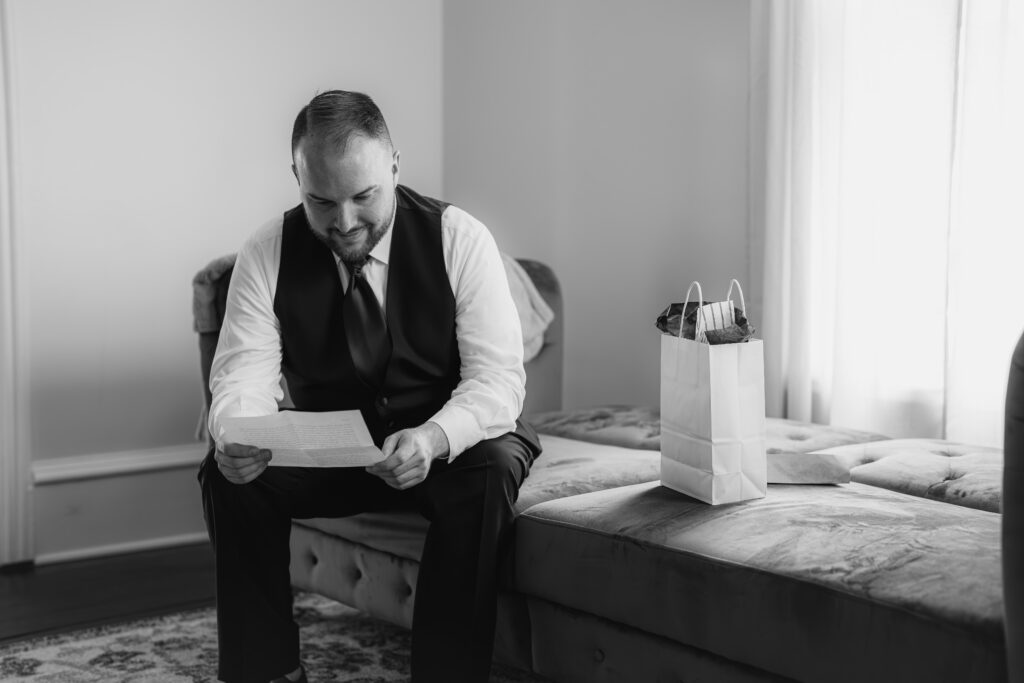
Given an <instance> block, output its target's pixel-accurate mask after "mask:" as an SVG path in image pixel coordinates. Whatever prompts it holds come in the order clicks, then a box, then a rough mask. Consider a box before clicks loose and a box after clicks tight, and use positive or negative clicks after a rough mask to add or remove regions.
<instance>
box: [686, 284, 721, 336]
mask: <svg viewBox="0 0 1024 683" xmlns="http://www.w3.org/2000/svg"><path fill="white" fill-rule="evenodd" d="M694 287H696V288H697V315H699V316H700V317H702V318H704V328H705V329H707V326H708V319H707V316H706V315H705V313H704V306H703V304H704V291H703V290H702V289H701V288H700V283H699V282H697V281H696V280H694V281H693V282H691V283H690V288H689V289H687V290H686V301H684V302H683V310H682V311H680V313H679V315H680V318H679V334H677V335H676V337H677V338H678V339H682V338H683V320H685V319H686V304H688V303H690V293H691V292H693V288H694ZM729 291H732V290H731V289H730V290H729ZM694 341H696V339H694Z"/></svg>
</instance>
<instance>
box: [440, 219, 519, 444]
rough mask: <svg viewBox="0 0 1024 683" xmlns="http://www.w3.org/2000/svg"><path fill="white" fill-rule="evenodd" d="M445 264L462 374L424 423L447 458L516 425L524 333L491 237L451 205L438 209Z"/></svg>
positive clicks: (512, 428)
mask: <svg viewBox="0 0 1024 683" xmlns="http://www.w3.org/2000/svg"><path fill="white" fill-rule="evenodd" d="M442 225H443V229H444V231H445V237H446V239H448V240H451V241H450V248H448V249H446V254H445V255H446V259H447V263H446V266H447V268H448V277H449V280H450V281H451V286H452V292H453V293H454V295H455V333H456V337H457V339H458V344H459V356H460V358H461V369H460V373H461V379H460V380H459V384H458V386H456V388H455V391H453V392H452V397H451V398H450V399H449V400H448V402H447V403H446V404H445V405H444V407H443V408H441V410H440V411H438V412H437V414H436V415H434V416H433V417H432V418H431V419H430V421H431V422H434V423H436V424H437V425H439V426H440V427H441V429H442V431H443V432H444V433H445V435H446V436H447V438H448V442H449V445H450V448H451V453H450V455H449V457H450V458H455V457H457V456H458V455H459V454H460V453H462V452H463V451H465V450H467V449H468V448H471V447H472V446H475V445H476V444H477V443H478V442H480V441H482V440H484V439H492V438H494V437H497V436H501V435H502V434H506V433H508V432H510V431H512V430H514V429H515V426H516V419H517V418H518V417H519V414H520V412H522V409H523V399H524V398H525V396H526V371H525V370H524V368H523V331H522V328H521V326H520V322H519V314H518V313H517V312H516V307H515V303H514V302H513V300H512V293H511V291H510V290H509V286H508V278H507V277H506V275H505V266H504V264H503V263H502V262H501V254H500V253H499V251H498V246H497V244H495V241H494V237H492V236H491V233H490V231H488V230H487V228H486V227H485V226H484V224H483V223H481V222H480V221H478V220H477V219H475V218H473V217H472V216H471V215H469V214H468V213H466V212H465V211H463V210H462V209H459V208H458V207H454V206H452V207H449V208H448V209H447V211H445V214H444V220H443V224H442Z"/></svg>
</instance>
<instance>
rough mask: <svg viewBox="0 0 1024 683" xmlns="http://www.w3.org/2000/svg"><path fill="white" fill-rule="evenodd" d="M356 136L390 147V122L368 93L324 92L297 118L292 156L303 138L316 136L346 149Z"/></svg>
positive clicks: (293, 129) (293, 130)
mask: <svg viewBox="0 0 1024 683" xmlns="http://www.w3.org/2000/svg"><path fill="white" fill-rule="evenodd" d="M353 135H366V136H367V137H369V138H372V139H375V140H380V141H381V142H385V143H387V145H388V146H389V147H390V146H391V133H390V132H389V131H388V124H387V123H385V122H384V115H383V114H381V111H380V109H379V108H378V107H377V105H376V103H375V102H374V101H373V100H372V99H370V96H369V95H365V94H363V93H361V92H349V91H347V90H328V91H327V92H322V93H320V94H319V95H317V96H316V97H314V98H313V99H312V100H310V101H309V104H307V105H306V106H304V107H303V108H302V110H301V111H300V112H299V115H298V116H296V117H295V125H294V126H292V157H293V158H294V157H295V150H297V149H298V147H299V143H300V142H302V139H303V138H304V137H307V136H309V137H316V138H319V139H320V140H321V141H324V142H327V143H328V144H330V145H333V146H334V147H335V148H336V149H339V150H343V149H345V147H346V145H348V141H349V139H350V138H351V137H352V136H353Z"/></svg>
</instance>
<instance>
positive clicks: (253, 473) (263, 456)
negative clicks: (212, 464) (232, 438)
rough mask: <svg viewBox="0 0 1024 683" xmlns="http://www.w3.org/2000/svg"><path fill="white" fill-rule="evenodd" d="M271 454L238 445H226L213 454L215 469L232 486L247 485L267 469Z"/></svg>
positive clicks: (254, 447) (259, 449)
mask: <svg viewBox="0 0 1024 683" xmlns="http://www.w3.org/2000/svg"><path fill="white" fill-rule="evenodd" d="M270 457H271V453H270V451H268V450H267V449H265V448H262V449H261V448H257V447H256V446H246V445H245V444H240V443H226V444H224V450H221V449H220V448H218V449H217V451H216V453H214V456H213V458H214V460H216V461H217V469H219V470H220V472H221V474H223V475H224V478H225V479H227V480H228V481H230V482H231V483H232V484H248V483H249V482H250V481H252V480H253V479H255V478H256V477H258V476H260V475H261V474H262V473H263V470H265V469H267V463H268V462H270Z"/></svg>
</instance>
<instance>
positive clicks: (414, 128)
mask: <svg viewBox="0 0 1024 683" xmlns="http://www.w3.org/2000/svg"><path fill="white" fill-rule="evenodd" d="M6 9H7V14H6V19H7V20H8V21H9V22H10V26H9V27H8V28H9V31H8V34H9V35H10V36H11V37H12V38H13V40H12V43H13V45H12V46H11V56H12V57H13V59H12V60H11V64H10V68H11V75H12V82H11V86H12V87H11V93H10V104H11V107H12V111H11V113H12V119H13V120H12V131H13V137H14V146H15V148H14V150H13V154H14V172H15V195H14V198H13V199H14V227H13V231H14V239H15V241H16V256H17V262H16V273H15V277H16V284H17V286H18V287H19V290H20V294H19V301H21V302H23V304H24V305H23V307H22V309H21V310H20V312H19V319H18V324H19V325H22V326H24V327H23V328H22V329H19V335H20V336H22V337H23V338H24V339H26V341H27V343H26V345H25V348H22V349H21V350H20V352H19V353H20V357H21V359H22V361H23V362H24V363H26V364H27V366H26V367H27V369H28V385H29V394H30V396H29V399H30V401H29V407H30V411H31V420H30V422H31V429H30V436H31V439H30V440H31V447H32V454H33V457H34V458H35V459H37V460H39V459H47V458H56V457H61V456H69V455H77V454H88V453H101V452H103V453H107V452H117V451H125V450H133V449H145V448H155V447H161V446H168V445H173V444H182V443H185V442H188V441H190V440H191V439H192V435H193V431H194V429H195V426H196V418H197V411H198V408H199V403H200V401H201V393H200V380H199V369H198V362H197V361H198V353H197V346H196V337H195V335H194V333H193V332H192V329H191V321H192V318H191V309H190V303H191V302H190V293H191V289H190V281H191V278H192V275H193V274H194V272H195V271H196V270H198V269H199V268H200V267H201V266H202V265H204V264H205V263H206V262H207V261H209V260H210V259H212V258H213V257H215V256H218V255H221V254H224V253H227V252H230V251H234V250H236V249H237V248H238V247H239V246H240V244H241V242H242V241H243V240H244V238H245V237H246V236H247V235H248V234H249V233H250V232H251V231H252V230H254V229H255V228H256V227H257V226H258V225H259V224H260V223H262V222H263V221H265V220H267V219H268V218H270V217H271V216H272V215H274V214H277V213H278V212H281V211H283V210H284V209H286V208H288V207H290V206H291V205H293V204H294V203H296V202H297V194H296V191H295V187H294V180H293V178H292V176H291V172H290V170H289V163H290V159H289V139H290V133H291V125H292V121H293V119H294V117H295V114H296V113H297V111H298V109H299V108H300V107H301V106H302V105H303V104H304V103H305V102H306V101H308V100H309V98H310V97H312V96H313V95H314V94H315V93H316V92H318V91H319V90H326V89H330V88H347V89H356V90H364V91H366V92H369V93H370V94H371V95H372V96H374V98H375V99H376V100H377V102H378V104H380V106H381V108H382V110H383V111H384V113H385V116H386V117H388V119H389V124H390V125H391V128H392V133H393V137H394V139H395V142H396V144H397V145H398V146H399V148H400V149H401V151H402V161H403V181H405V182H408V183H410V184H412V185H414V186H416V187H418V188H421V189H422V191H424V192H427V193H438V194H439V193H440V191H441V163H442V162H441V153H442V146H441V132H442V104H441V88H442V86H441V76H442V70H441V69H442V63H441V35H442V33H441V17H442V13H441V2H440V0H431V1H429V2H423V1H420V0H408V1H406V2H372V3H371V2H355V1H352V2H338V1H327V0H324V1H313V0H303V1H302V2H251V1H246V0H218V2H206V1H203V0H166V1H154V0H147V1H146V2H138V1H136V0H92V1H90V2H79V1H78V0H7V6H6Z"/></svg>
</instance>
